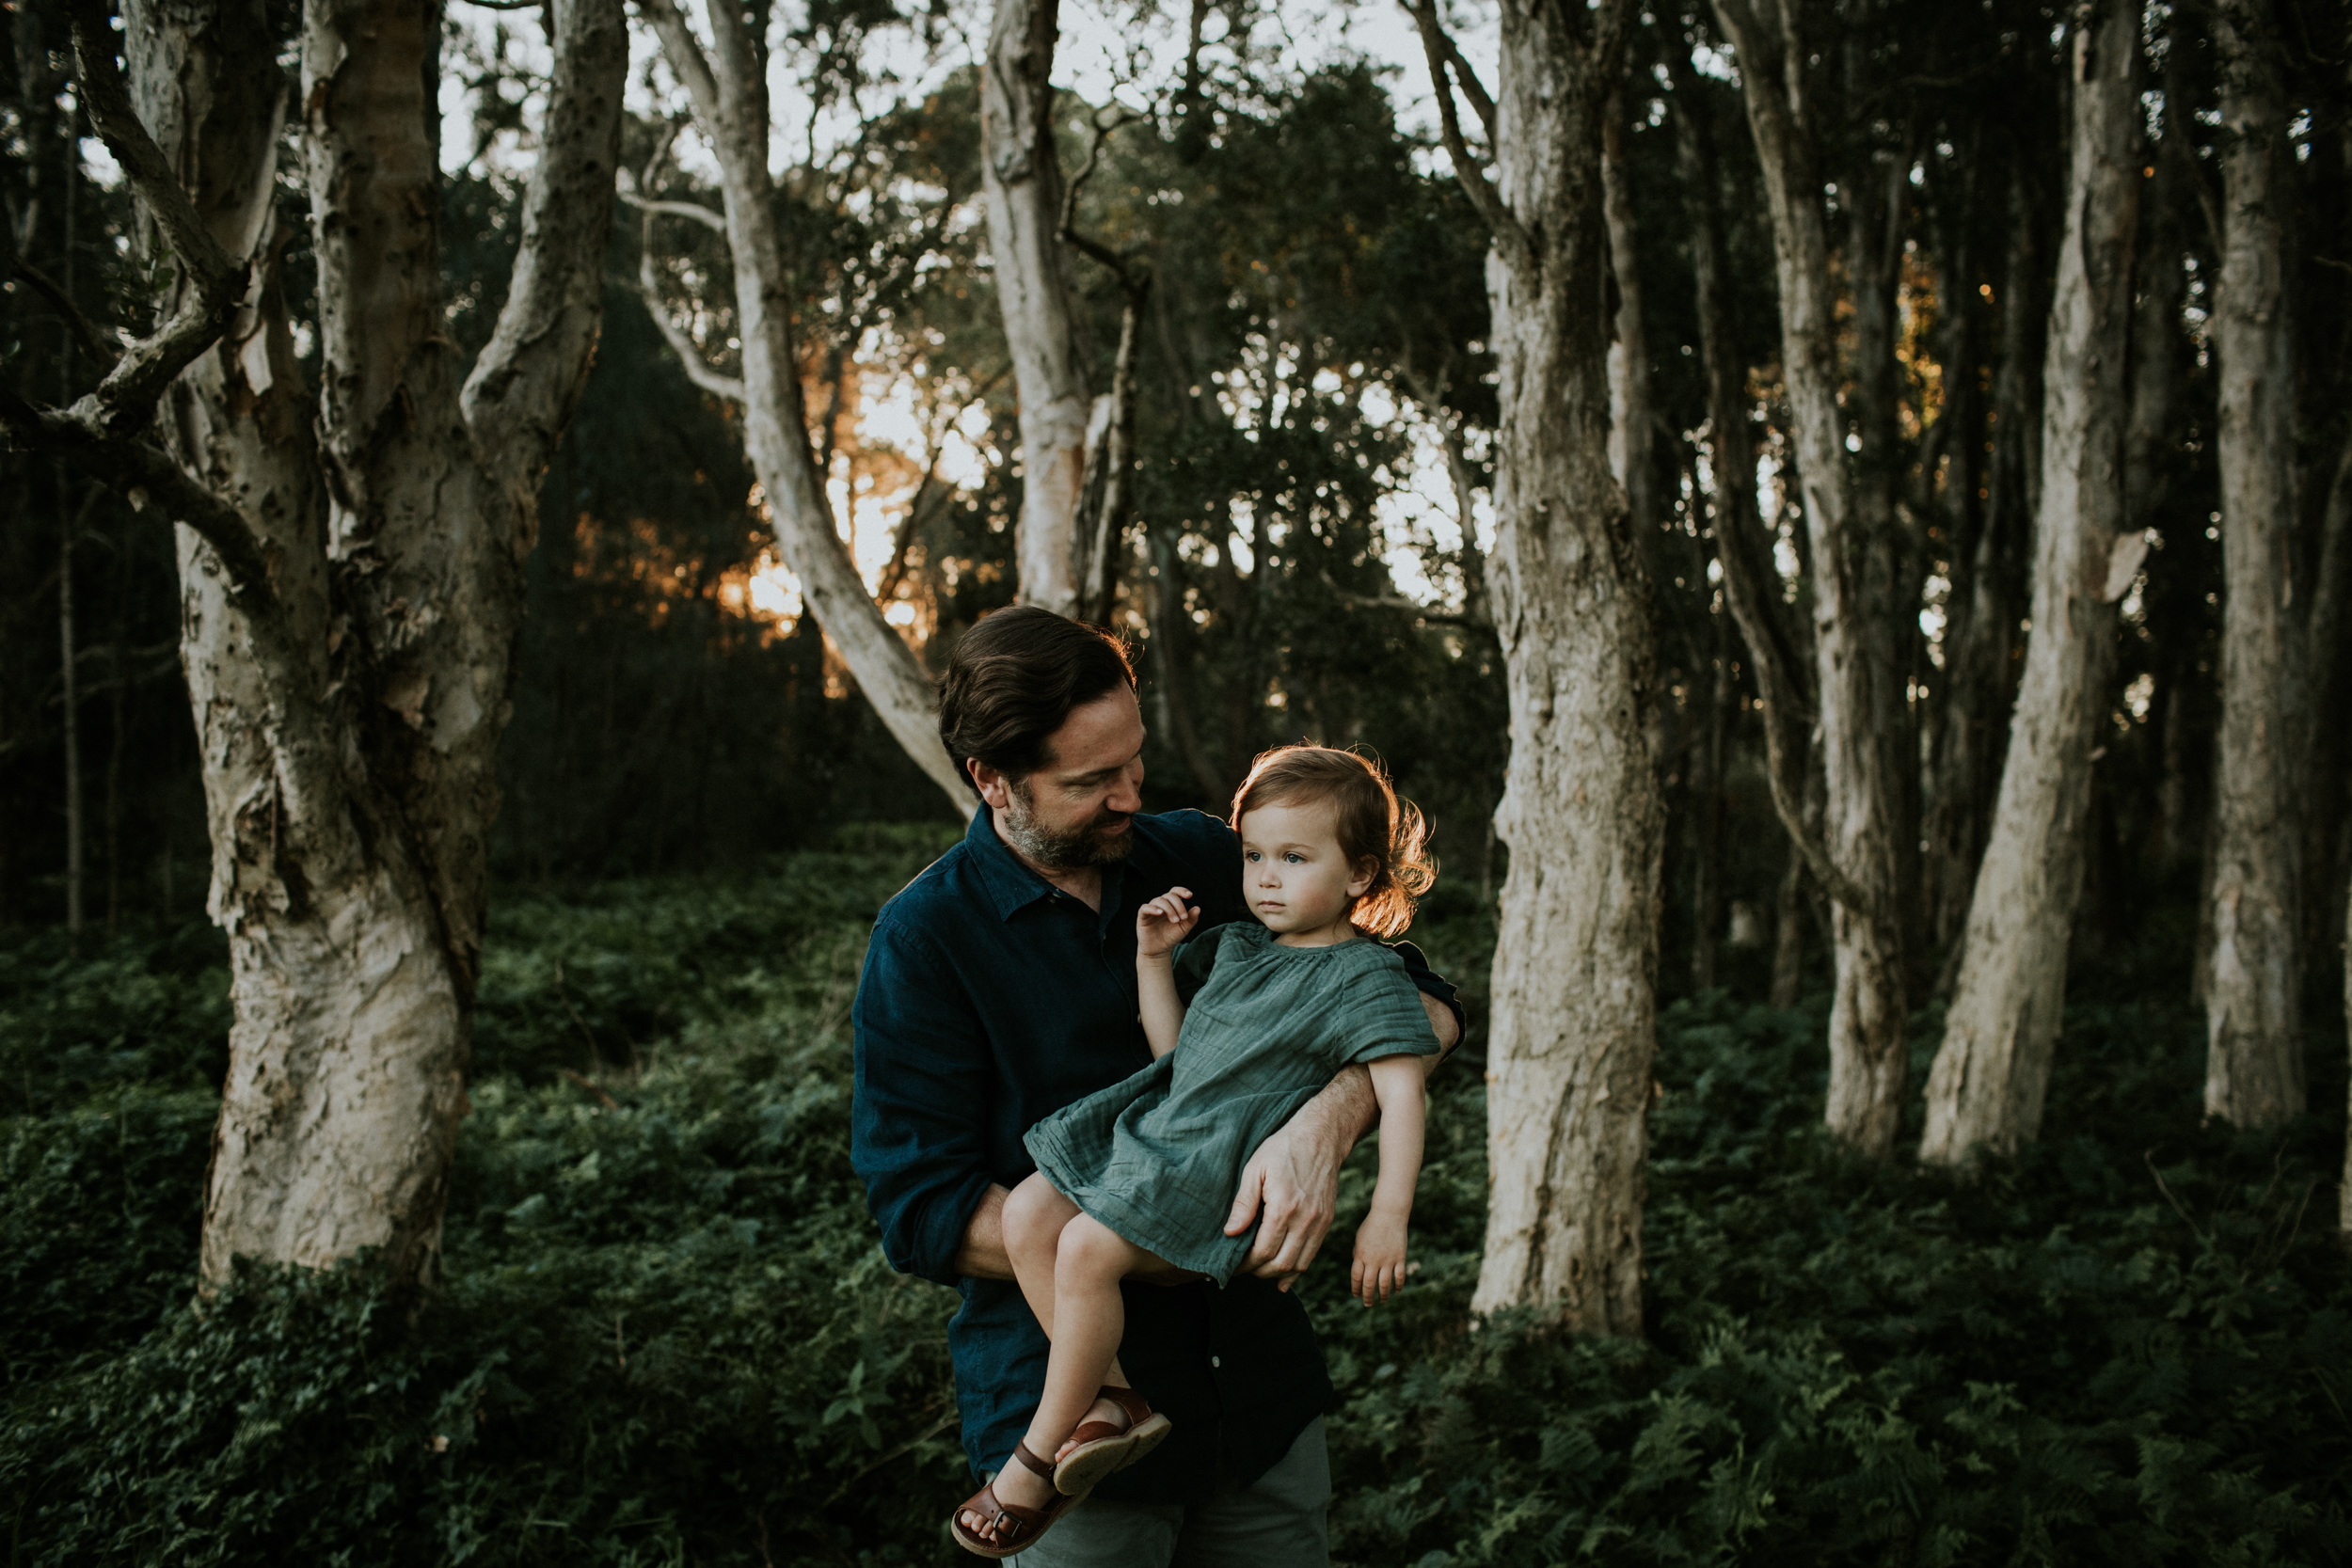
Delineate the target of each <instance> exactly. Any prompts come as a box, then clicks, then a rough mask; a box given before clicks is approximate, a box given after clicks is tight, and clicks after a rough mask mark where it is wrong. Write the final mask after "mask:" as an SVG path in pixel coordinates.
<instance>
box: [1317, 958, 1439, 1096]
mask: <svg viewBox="0 0 2352 1568" xmlns="http://www.w3.org/2000/svg"><path fill="white" fill-rule="evenodd" d="M1368 957H1369V958H1370V961H1367V962H1365V963H1362V964H1360V965H1359V966H1357V967H1356V968H1355V971H1354V973H1352V974H1349V975H1348V976H1347V979H1346V981H1345V983H1344V984H1343V987H1342V988H1341V992H1340V997H1339V1016H1340V1017H1341V1018H1342V1019H1343V1020H1344V1021H1345V1022H1344V1023H1343V1028H1342V1031H1341V1042H1340V1043H1341V1051H1340V1055H1339V1065H1340V1066H1342V1067H1350V1066H1353V1065H1355V1064H1356V1063H1358V1062H1373V1061H1377V1060H1379V1059H1380V1058H1381V1057H1383V1056H1435V1055H1437V1054H1438V1051H1439V1050H1440V1049H1441V1048H1440V1047H1439V1046H1438V1036H1437V1032H1436V1031H1435V1030H1433V1029H1431V1028H1430V1026H1429V1014H1428V1011H1427V1009H1425V1008H1423V1007H1422V1005H1421V991H1420V990H1419V989H1418V988H1417V987H1416V986H1415V985H1414V984H1413V981H1412V979H1411V977H1410V976H1408V975H1407V974H1406V973H1405V965H1404V963H1403V962H1402V961H1401V960H1399V959H1398V958H1397V957H1396V955H1395V954H1393V953H1391V952H1387V951H1385V950H1383V951H1382V952H1381V953H1379V954H1378V955H1376V956H1368Z"/></svg>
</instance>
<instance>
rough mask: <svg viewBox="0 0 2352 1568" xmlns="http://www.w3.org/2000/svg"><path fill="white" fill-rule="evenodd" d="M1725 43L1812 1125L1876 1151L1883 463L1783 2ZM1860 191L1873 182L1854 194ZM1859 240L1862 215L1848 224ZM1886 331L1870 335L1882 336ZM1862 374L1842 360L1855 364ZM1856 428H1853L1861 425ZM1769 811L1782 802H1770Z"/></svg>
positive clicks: (1896, 639) (1889, 914)
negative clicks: (1761, 444)
mask: <svg viewBox="0 0 2352 1568" xmlns="http://www.w3.org/2000/svg"><path fill="white" fill-rule="evenodd" d="M1714 10H1715V15H1716V18H1717V20H1718V22H1719V23H1721V24H1722V25H1723V28H1724V34H1725V36H1726V37H1727V38H1728V39H1729V40H1731V42H1732V46H1733V49H1734V51H1735V52H1736V54H1737V55H1738V57H1739V63H1740V88H1741V96H1742V97H1743V99H1744V100H1745V102H1746V104H1747V110H1748V124H1749V128H1750V130H1751V132H1752V133H1753V134H1754V135H1755V138H1756V151H1757V154H1758V157H1759V160H1760V162H1761V164H1762V166H1763V172H1764V189H1765V199H1766V205H1767V207H1768V209H1769V210H1770V213H1771V214H1772V234H1773V239H1774V242H1775V243H1774V246H1773V248H1774V251H1775V254H1776V256H1777V259H1778V264H1779V265H1778V270H1779V279H1780V321H1781V343H1782V360H1783V372H1784V374H1785V376H1786V378H1787V384H1788V403H1789V409H1790V413H1791V416H1792V420H1791V422H1792V423H1793V425H1794V427H1795V429H1794V434H1795V437H1796V441H1795V444H1796V449H1797V464H1798V470H1799V475H1800V478H1801V481H1802V483H1803V485H1804V515H1805V531H1806V534H1807V536H1808V538H1809V540H1810V542H1811V546H1812V551H1811V555H1812V568H1813V590H1814V599H1813V613H1814V664H1815V692H1816V696H1817V699H1818V702H1819V710H1820V737H1821V746H1822V752H1823V758H1824V768H1825V771H1826V776H1827V781H1828V797H1827V810H1826V813H1825V820H1824V830H1825V836H1826V838H1827V841H1828V842H1827V843H1826V844H1824V845H1821V846H1820V847H1819V854H1820V859H1819V860H1818V861H1817V860H1816V859H1815V855H1814V854H1813V853H1811V852H1809V853H1808V855H1807V863H1808V865H1809V866H1810V867H1811V868H1812V869H1813V870H1814V873H1815V875H1816V876H1817V877H1819V878H1820V879H1821V881H1822V884H1823V886H1824V887H1825V888H1826V889H1827V891H1828V892H1829V894H1830V895H1831V897H1832V900H1833V910H1832V923H1831V933H1832V940H1833V946H1834V952H1835V958H1836V990H1835V991H1834V993H1833V997H1832V1001H1831V1004H1830V1024H1829V1047H1830V1084H1829V1103H1828V1107H1827V1114H1826V1119H1827V1122H1828V1124H1829V1128H1830V1131H1831V1132H1832V1133H1833V1134H1835V1135H1836V1137H1837V1138H1838V1139H1839V1140H1840V1141H1841V1142H1843V1143H1845V1144H1846V1145H1847V1146H1848V1147H1849V1148H1852V1149H1853V1150H1854V1151H1855V1152H1857V1153H1859V1154H1861V1155H1863V1156H1864V1157H1865V1158H1868V1159H1885V1158H1887V1157H1888V1156H1889V1155H1890V1154H1891V1153H1892V1152H1893V1150H1894V1144H1895V1132H1896V1129H1897V1127H1898V1125H1899V1122H1900V1120H1901V1115H1902V1102H1903V1090H1904V1085H1905V1080H1906V1077H1907V1075H1908V1070H1909V1059H1908V1045H1907V1042H1906V1039H1905V1029H1904V1025H1905V1022H1906V1021H1907V1018H1908V1013H1909V997H1908V994H1907V991H1908V988H1907V985H1906V975H1905V963H1904V942H1903V925H1904V922H1903V916H1902V913H1901V911H1900V910H1899V907H1898V905H1899V893H1900V889H1901V887H1902V881H1903V877H1902V871H1903V860H1904V857H1903V849H1902V840H1903V836H1904V833H1905V832H1906V827H1905V822H1904V813H1903V802H1904V798H1905V788H1904V783H1903V773H1902V770H1903V768H1905V767H1906V766H1907V764H1906V761H1905V759H1904V758H1903V757H1902V756H1901V755H1900V745H1899V742H1900V737H1901V736H1904V735H1906V734H1907V733H1908V731H1909V719H1908V710H1907V704H1906V697H1905V690H1904V677H1905V675H1906V673H1907V669H1908V666H1907V663H1906V661H1905V659H1904V658H1903V657H1902V640H1901V626H1900V625H1899V622H1900V619H1901V613H1902V611H1903V610H1904V609H1905V607H1904V606H1903V605H1902V604H1901V603H1900V600H1899V592H1898V588H1899V585H1898V581H1897V574H1898V565H1899V559H1898V558H1899V541H1898V540H1897V538H1896V537H1895V527H1894V521H1895V519H1894V500H1893V495H1892V491H1891V488H1890V486H1891V482H1892V478H1893V475H1892V473H1891V470H1888V469H1887V468H1885V467H1884V466H1883V465H1880V464H1867V465H1866V464H1863V463H1860V462H1858V461H1857V460H1856V459H1855V458H1854V457H1853V456H1851V455H1850V453H1849V451H1848V449H1847V445H1846V436H1847V430H1846V420H1845V416H1844V411H1843V409H1842V408H1841V406H1840V403H1839V392H1840V389H1841V387H1842V385H1843V383H1844V380H1845V374H1844V372H1843V371H1842V370H1841V367H1840V364H1839V352H1838V350H1839V344H1838V321H1837V309H1836V305H1837V301H1836V277H1835V274H1834V272H1833V270H1832V265H1831V260H1830V249H1829V235H1828V229H1827V220H1826V217H1825V214H1823V212H1822V205H1821V190H1822V180H1821V172H1820V171H1821V158H1820V150H1819V146H1820V139H1819V138H1820V130H1819V129H1818V128H1817V127H1816V126H1815V124H1814V123H1813V111H1812V108H1811V106H1810V103H1809V99H1808V96H1807V93H1806V91H1805V88H1804V70H1805V61H1806V55H1805V50H1804V44H1803V42H1802V40H1800V39H1799V37H1798V29H1797V18H1796V15H1795V12H1794V11H1793V9H1791V8H1790V5H1789V0H1760V3H1759V4H1757V5H1755V6H1751V5H1750V4H1748V3H1747V0H1715V6H1714ZM1859 194H1860V196H1861V198H1862V199H1863V200H1865V201H1868V200H1874V199H1879V198H1880V193H1878V192H1875V191H1869V192H1863V193H1859ZM1863 237H1864V238H1866V239H1867V230H1864V231H1863ZM1892 346H1893V345H1892V342H1891V340H1890V341H1887V342H1885V343H1884V345H1883V347H1884V348H1885V349H1886V350H1888V351H1891V349H1892ZM1870 373H1871V372H1870V370H1869V367H1867V366H1863V367H1857V369H1856V372H1855V374H1856V376H1857V378H1865V377H1867V375H1869V374H1870ZM1862 438H1863V439H1864V441H1865V442H1866V444H1867V441H1868V440H1869V436H1868V434H1867V432H1864V433H1862ZM1783 816H1784V819H1785V818H1786V816H1787V813H1786V812H1784V814H1783Z"/></svg>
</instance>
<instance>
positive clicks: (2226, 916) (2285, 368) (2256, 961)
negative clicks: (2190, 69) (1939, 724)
mask: <svg viewBox="0 0 2352 1568" xmlns="http://www.w3.org/2000/svg"><path fill="white" fill-rule="evenodd" d="M2215 40H2216V42H2217V44H2218V45H2219V52H2220V55H2221V58H2222V83H2221V135H2220V144H2221V145H2220V163H2221V181H2222V236H2221V237H2222V256H2221V272H2220V277H2219V279H2218V288H2217V296H2218V297H2217V299H2216V300H2215V302H2214V315H2213V328H2212V330H2213V343H2214V356H2215V359H2216V362H2217V373H2218V380H2219V384H2220V386H2219V390H2220V404H2221V421H2220V431H2219V441H2218V446H2219V452H2218V456H2219V459H2220V468H2221V557H2222V573H2223V578H2224V581H2225V582H2226V584H2227V599H2226V601H2225V604H2224V607H2223V612H2222V625H2221V734H2220V741H2219V745H2218V746H2217V753H2218V766H2217V771H2216V778H2215V785H2214V832H2213V867H2212V876H2211V890H2210V892H2209V894H2208V904H2207V912H2208V918H2209V919H2210V921H2211V923H2212V928H2213V946H2212V952H2211V956H2210V958H2208V959H2207V968H2206V975H2205V1020H2206V1025H2207V1050H2206V1060H2205V1113H2206V1115H2208V1116H2213V1117H2220V1118H2222V1119H2223V1120H2225V1121H2229V1122H2232V1123H2233V1124H2235V1125H2237V1126H2240V1127H2268V1126H2275V1125H2277V1124H2278V1123H2280V1122H2282V1121H2286V1120H2288V1119H2289V1118H2291V1117H2295V1116H2296V1115H2298V1114H2299V1113H2300V1112H2301V1111H2302V1109H2303V1101H2304V1086H2303V1061H2302V1041H2301V1039H2300V1037H2299V1034H2300V1030H2301V1027H2302V1019H2301V1016H2300V1004H2301V1000H2302V997H2301V992H2302V981H2303V973H2302V970H2303V963H2302V951H2301V947H2302V943H2301V926H2302V865H2301V860H2302V823H2301V819H2300V814H2299V812H2298V809H2297V803H2296V802H2297V795H2298V792H2299V791H2300V789H2301V788H2302V786H2303V785H2302V779H2301V770H2300V767H2299V763H2300V758H2299V757H2298V756H2297V755H2296V753H2297V752H2298V751H2299V750H2300V747H2299V745H2298V742H2299V740H2300V739H2301V734H2300V719H2301V713H2302V706H2301V704H2302V697H2303V691H2302V676H2303V669H2302V666H2303V653H2304V649H2303V644H2302V637H2303V629H2304V628H2303V626H2302V625H2301V614H2302V608H2303V607H2302V604H2301V603H2300V602H2299V601H2300V600H2302V599H2307V598H2308V597H2309V588H2308V585H2307V586H2306V587H2305V588H2304V591H2303V593H2302V594H2297V593H2296V582H2295V576H2294V565H2295V562H2294V539H2295V522H2296V499H2295V477H2296V469H2295V428H2296V425H2295V385H2296V382H2295V353H2294V317H2293V314H2292V311H2291V309H2290V304H2289V300H2288V298H2287V294H2286V289H2285V281H2286V279H2285V270H2284V269H2285V260H2286V241H2285V230H2286V218H2287V207H2288V205H2289V204H2290V203H2291V202H2292V201H2293V200H2294V196H2295V178H2294V169H2293V164H2292V162H2291V159H2290V157H2289V153H2288V150H2287V140H2286V134H2285V133H2286V116H2285V112H2284V104H2283V101H2282V98H2281V94H2280V87H2279V84H2278V82H2277V80H2276V78H2275V74H2274V71H2273V68H2272V67H2271V65H2270V63H2269V60H2268V58H2267V51H2268V50H2269V49H2270V48H2271V47H2273V46H2274V45H2275V41H2276V40H2274V39H2273V38H2272V37H2271V36H2270V35H2269V13H2268V8H2266V7H2264V6H2260V5H2255V4H2249V3H2233V4H2225V5H2222V6H2220V7H2218V8H2217V13H2216V17H2215Z"/></svg>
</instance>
